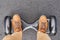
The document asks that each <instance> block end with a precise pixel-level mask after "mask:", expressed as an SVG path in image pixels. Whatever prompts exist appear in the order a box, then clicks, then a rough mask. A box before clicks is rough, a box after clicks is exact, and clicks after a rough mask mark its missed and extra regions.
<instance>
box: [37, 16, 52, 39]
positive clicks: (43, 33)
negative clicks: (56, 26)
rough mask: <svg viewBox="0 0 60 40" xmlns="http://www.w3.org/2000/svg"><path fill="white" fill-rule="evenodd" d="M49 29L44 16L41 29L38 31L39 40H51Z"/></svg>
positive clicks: (41, 19) (40, 23)
mask: <svg viewBox="0 0 60 40" xmlns="http://www.w3.org/2000/svg"><path fill="white" fill-rule="evenodd" d="M47 28H48V22H47V17H46V16H44V15H42V16H41V17H40V19H39V27H38V31H37V40H51V39H50V37H49V36H48V34H46V30H47Z"/></svg>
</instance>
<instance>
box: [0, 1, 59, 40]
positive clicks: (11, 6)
mask: <svg viewBox="0 0 60 40" xmlns="http://www.w3.org/2000/svg"><path fill="white" fill-rule="evenodd" d="M16 12H18V13H19V14H20V15H21V18H22V19H23V20H25V21H26V22H27V23H32V22H34V21H36V20H37V19H38V18H39V17H40V16H41V15H43V14H44V15H47V16H49V15H55V16H56V18H57V30H58V32H57V35H56V36H51V39H52V40H60V0H0V40H2V38H3V37H4V17H5V16H7V15H10V16H11V15H13V14H15V13H16ZM23 40H36V32H35V31H34V30H31V29H29V30H27V31H25V32H23Z"/></svg>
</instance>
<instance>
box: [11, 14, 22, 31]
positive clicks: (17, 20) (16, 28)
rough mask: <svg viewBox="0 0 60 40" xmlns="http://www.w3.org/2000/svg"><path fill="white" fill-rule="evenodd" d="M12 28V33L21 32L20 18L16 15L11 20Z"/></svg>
mask: <svg viewBox="0 0 60 40" xmlns="http://www.w3.org/2000/svg"><path fill="white" fill-rule="evenodd" d="M12 28H13V30H14V32H19V31H22V27H21V18H20V16H19V15H18V14H15V15H14V16H13V18H12Z"/></svg>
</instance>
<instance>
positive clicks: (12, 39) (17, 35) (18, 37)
mask: <svg viewBox="0 0 60 40" xmlns="http://www.w3.org/2000/svg"><path fill="white" fill-rule="evenodd" d="M12 28H13V30H14V33H13V34H12V35H7V36H5V37H4V38H3V40H22V27H21V19H20V16H19V15H17V14H16V15H14V16H13V19H12Z"/></svg>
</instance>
